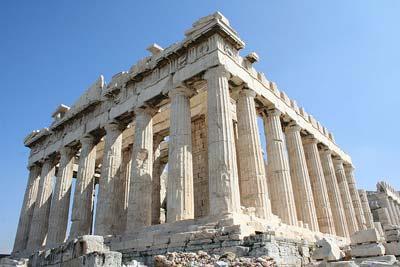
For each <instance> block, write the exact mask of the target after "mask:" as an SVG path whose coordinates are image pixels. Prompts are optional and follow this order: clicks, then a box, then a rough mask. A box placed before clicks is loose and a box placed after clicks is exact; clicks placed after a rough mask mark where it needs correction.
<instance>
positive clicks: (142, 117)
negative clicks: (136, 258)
mask: <svg viewBox="0 0 400 267" xmlns="http://www.w3.org/2000/svg"><path fill="white" fill-rule="evenodd" d="M135 114H136V118H135V136H134V138H135V140H134V142H133V148H132V167H131V181H130V186H129V203H128V216H127V225H126V231H127V232H129V231H134V230H136V228H137V227H142V226H148V225H151V203H152V200H151V195H152V179H153V178H152V175H153V120H152V117H153V115H154V114H155V111H154V110H152V109H145V108H138V109H136V110H135Z"/></svg>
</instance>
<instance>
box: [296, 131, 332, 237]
mask: <svg viewBox="0 0 400 267" xmlns="http://www.w3.org/2000/svg"><path fill="white" fill-rule="evenodd" d="M317 143H318V141H317V139H315V138H314V137H313V136H306V137H304V138H303V146H304V152H305V154H306V162H307V167H308V172H309V175H310V180H311V187H312V190H313V195H314V202H315V209H316V210H317V217H318V224H319V229H320V231H321V232H322V233H327V234H332V235H334V234H336V231H335V224H334V222H333V217H332V210H331V205H330V203H329V196H328V189H327V187H326V182H325V176H324V171H323V169H322V164H321V159H320V157H319V152H318V146H317Z"/></svg>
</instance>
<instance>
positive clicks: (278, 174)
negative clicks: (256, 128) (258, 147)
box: [263, 108, 298, 225]
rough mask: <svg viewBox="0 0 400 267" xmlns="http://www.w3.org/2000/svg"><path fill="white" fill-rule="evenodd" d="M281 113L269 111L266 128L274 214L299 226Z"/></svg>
mask: <svg viewBox="0 0 400 267" xmlns="http://www.w3.org/2000/svg"><path fill="white" fill-rule="evenodd" d="M280 116H281V112H280V111H279V110H277V109H275V108H271V109H268V110H267V116H264V118H263V119H264V128H265V135H266V139H267V140H266V142H267V159H268V168H270V169H269V174H270V177H269V179H268V181H269V182H270V184H268V187H269V190H270V194H271V195H270V199H271V206H272V213H274V214H275V215H277V216H278V217H279V218H281V219H282V221H283V222H284V223H286V224H289V225H297V224H298V222H297V214H296V205H295V202H294V195H293V188H292V181H291V178H290V169H289V159H288V155H287V151H286V146H285V141H284V135H283V131H282V125H281V118H280Z"/></svg>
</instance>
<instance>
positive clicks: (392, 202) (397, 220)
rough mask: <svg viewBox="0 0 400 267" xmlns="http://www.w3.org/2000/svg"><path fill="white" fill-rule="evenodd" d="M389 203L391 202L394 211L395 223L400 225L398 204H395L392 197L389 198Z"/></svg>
mask: <svg viewBox="0 0 400 267" xmlns="http://www.w3.org/2000/svg"><path fill="white" fill-rule="evenodd" d="M389 204H390V207H391V210H392V211H393V218H394V223H395V224H396V225H400V222H399V214H398V212H397V209H396V205H395V203H394V200H393V199H392V198H389Z"/></svg>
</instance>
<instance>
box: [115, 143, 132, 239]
mask: <svg viewBox="0 0 400 267" xmlns="http://www.w3.org/2000/svg"><path fill="white" fill-rule="evenodd" d="M131 166H132V146H129V147H127V148H126V149H124V150H123V151H122V163H121V169H122V171H121V176H120V179H122V181H121V183H120V186H119V192H120V196H119V197H118V204H119V205H122V206H123V208H122V217H121V221H120V224H119V230H118V232H119V233H123V232H125V231H126V220H127V215H128V204H129V185H130V181H131Z"/></svg>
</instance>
